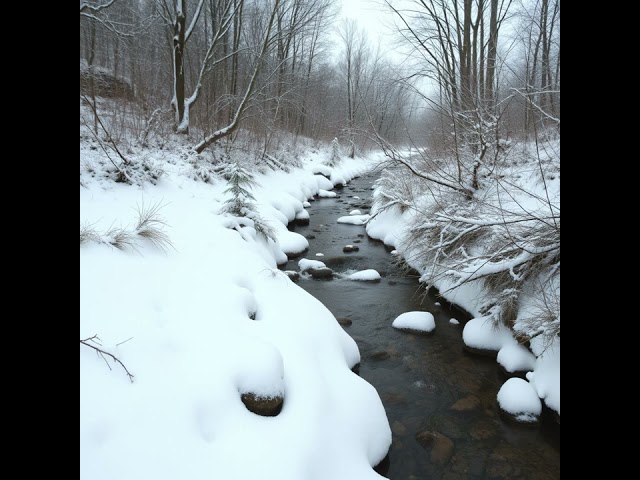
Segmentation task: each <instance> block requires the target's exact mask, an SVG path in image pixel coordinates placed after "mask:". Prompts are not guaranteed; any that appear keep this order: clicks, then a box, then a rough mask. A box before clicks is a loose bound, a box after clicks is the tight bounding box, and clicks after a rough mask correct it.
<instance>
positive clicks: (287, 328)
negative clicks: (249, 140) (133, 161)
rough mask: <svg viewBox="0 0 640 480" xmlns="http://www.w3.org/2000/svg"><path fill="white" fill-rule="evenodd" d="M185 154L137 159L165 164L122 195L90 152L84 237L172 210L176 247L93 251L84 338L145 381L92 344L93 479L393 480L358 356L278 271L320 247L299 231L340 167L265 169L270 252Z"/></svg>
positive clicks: (379, 412)
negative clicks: (258, 400) (296, 223)
mask: <svg viewBox="0 0 640 480" xmlns="http://www.w3.org/2000/svg"><path fill="white" fill-rule="evenodd" d="M87 138H88V137H87ZM172 141H173V140H170V141H168V142H167V145H165V148H163V150H153V149H151V148H149V149H148V150H146V149H144V148H143V147H141V148H140V149H139V150H136V149H133V150H132V153H131V154H130V155H131V157H132V158H133V157H136V158H137V157H140V156H145V155H146V156H147V157H149V159H150V160H153V161H157V162H158V163H161V164H162V168H163V175H162V176H160V177H159V178H158V179H156V180H157V181H156V184H155V185H154V184H152V183H149V182H142V184H141V185H127V184H124V183H116V182H114V178H113V176H112V175H111V174H110V172H109V170H110V168H112V165H111V164H110V162H109V160H108V159H107V158H105V154H104V152H102V151H101V150H100V148H98V147H96V145H94V144H93V143H92V142H90V141H88V140H87V141H84V142H83V141H82V140H81V147H80V151H81V155H80V158H81V173H80V181H81V187H80V220H81V225H90V226H91V229H93V231H96V232H107V231H109V229H110V228H111V229H113V228H118V229H122V230H123V231H130V230H131V229H132V228H134V227H135V226H136V224H137V212H136V205H142V204H145V205H162V209H161V211H160V213H161V215H162V219H163V222H164V224H163V225H162V228H161V230H162V232H164V233H165V234H166V235H167V237H168V239H169V240H170V242H171V245H172V248H164V249H162V248H159V247H158V246H157V245H156V244H154V243H153V242H151V241H148V240H147V239H145V238H141V239H140V240H139V241H138V242H137V243H136V248H132V249H127V248H123V249H117V248H114V247H113V246H111V245H109V242H90V241H89V242H85V243H84V244H81V247H80V337H81V339H85V338H90V337H92V336H93V335H96V334H97V335H98V336H99V338H100V340H101V345H102V347H101V348H103V349H104V350H105V351H108V352H110V353H113V354H114V355H116V356H117V357H118V358H119V359H120V360H121V361H122V362H123V363H124V364H125V365H126V367H127V369H128V370H129V371H130V372H131V373H132V374H133V376H134V381H133V383H132V382H130V380H129V378H128V377H127V375H126V374H125V372H124V371H123V370H122V369H121V368H120V367H119V365H117V364H113V363H112V362H111V361H110V360H109V362H110V363H109V365H110V366H111V368H112V370H110V369H109V368H108V367H107V365H106V364H105V361H104V360H103V359H102V358H100V357H99V356H97V355H96V352H95V351H94V350H92V349H90V348H88V347H86V346H84V345H82V344H81V346H80V474H81V477H83V478H91V479H113V478H118V479H138V478H156V479H175V478H190V479H208V478H209V479H210V478H225V479H255V478H264V479H274V480H275V479H277V480H286V479H290V480H302V479H305V480H306V479H309V480H312V479H318V480H321V479H322V480H324V479H327V478H331V479H345V480H347V479H353V478H358V479H367V478H370V479H375V478H381V477H380V476H379V475H378V474H377V473H375V472H374V471H373V470H372V468H371V467H372V466H373V465H376V464H377V463H379V462H380V461H381V460H382V459H383V457H384V456H385V455H386V453H387V450H388V448H389V446H390V444H391V432H390V428H389V424H388V421H387V418H386V414H385V411H384V408H383V406H382V403H381V401H380V398H379V396H378V394H377V392H376V390H375V389H374V388H373V387H372V386H371V385H370V384H368V383H367V382H366V381H364V380H362V379H361V378H360V377H359V376H357V375H355V374H354V373H353V372H352V371H351V370H350V369H351V367H353V366H354V365H355V364H356V363H358V362H359V360H360V354H359V351H358V348H357V346H356V343H355V342H354V341H353V339H351V337H349V336H348V335H347V334H346V333H345V332H344V330H343V329H342V328H341V327H340V326H339V324H338V323H337V322H336V320H335V318H334V317H333V315H332V314H331V313H330V312H329V311H328V310H327V309H326V308H325V307H324V306H323V305H322V304H321V303H320V302H319V301H317V300H316V299H315V298H313V297H312V296H311V295H309V294H308V293H306V292H305V291H304V290H302V289H301V288H299V287H298V286H297V285H295V284H294V283H292V282H291V281H290V280H289V279H288V277H287V276H286V275H285V274H284V273H282V272H280V271H279V270H278V269H277V264H278V263H281V262H283V261H286V252H293V251H299V250H304V249H305V248H306V247H307V246H308V243H307V240H306V239H305V238H304V237H302V236H300V235H298V234H296V233H293V232H289V231H288V230H287V228H286V223H287V222H288V221H291V220H293V219H294V218H296V217H298V218H300V217H301V216H303V215H304V214H303V213H302V212H304V206H303V205H304V204H305V202H306V201H307V200H308V199H309V198H310V197H312V196H313V195H316V194H318V193H319V191H320V190H321V188H320V186H321V185H322V187H323V188H322V189H325V188H326V187H327V183H326V181H328V180H327V179H326V178H325V177H324V176H320V175H315V174H314V173H313V172H314V171H317V170H318V168H320V169H322V168H329V167H326V166H321V162H322V161H324V160H326V159H327V158H328V157H329V155H330V151H329V149H328V148H324V149H318V150H317V151H316V152H315V153H314V152H307V154H305V155H304V157H303V158H301V160H300V163H301V165H302V167H301V168H298V167H290V168H288V170H289V171H288V172H285V171H284V170H280V169H278V170H273V169H270V168H269V169H260V170H262V172H263V173H260V170H258V169H253V171H252V172H253V173H254V180H255V182H256V183H257V186H256V187H255V188H253V189H252V190H251V194H252V196H253V198H254V200H253V201H252V202H253V203H252V205H253V207H255V210H256V211H257V212H256V213H258V214H259V217H260V219H261V221H263V222H265V223H266V224H268V225H269V227H270V228H271V229H272V231H273V232H274V237H275V240H271V239H269V238H265V236H263V235H259V234H258V233H257V232H256V229H255V224H254V223H253V220H255V218H254V219H253V220H252V218H250V217H251V216H250V215H245V214H246V213H247V212H243V211H235V214H234V212H232V211H231V210H233V209H232V208H227V209H226V210H227V212H226V213H225V212H224V210H225V208H224V205H225V202H227V205H228V200H229V195H230V193H229V192H227V193H225V192H224V190H225V189H226V188H227V182H226V181H225V180H224V178H223V177H222V173H220V174H217V173H216V172H215V171H213V170H211V169H209V174H208V176H207V178H206V179H203V178H200V177H199V176H197V175H194V174H193V172H194V161H193V158H192V157H191V156H190V155H185V154H183V153H181V151H182V150H181V149H180V148H178V146H177V144H178V143H179V140H176V141H175V142H176V144H175V145H173V146H171V145H170V144H171V142H172ZM92 147H93V148H92ZM370 161H371V159H359V160H358V159H356V160H347V159H343V161H342V163H341V164H340V165H339V166H335V167H332V168H329V170H330V171H329V172H328V173H329V174H330V176H332V175H334V174H335V176H336V177H340V178H343V179H351V178H352V177H353V176H354V175H356V174H359V173H361V172H363V171H365V170H366V169H367V168H369V165H370ZM204 163H207V164H210V162H204ZM87 165H91V166H92V167H91V168H86V167H87ZM110 165H111V166H110ZM203 180H206V181H203ZM332 187H333V185H331V187H330V188H332ZM307 205H308V204H307ZM311 208H313V207H311ZM238 213H241V215H238ZM81 243H82V232H81ZM245 392H252V393H255V394H257V395H262V396H265V397H271V396H276V395H282V396H284V403H283V408H282V411H281V413H280V414H279V415H278V416H276V417H261V416H258V415H256V414H254V413H251V412H250V411H248V410H247V409H246V408H245V406H244V405H243V403H242V402H241V399H240V395H241V393H245Z"/></svg>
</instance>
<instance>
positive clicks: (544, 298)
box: [344, 140, 560, 414]
mask: <svg viewBox="0 0 640 480" xmlns="http://www.w3.org/2000/svg"><path fill="white" fill-rule="evenodd" d="M538 147H539V149H537V148H536V145H533V144H522V145H518V147H517V148H513V149H512V150H510V151H509V152H508V153H507V155H506V156H505V158H506V160H505V161H504V164H502V165H501V166H500V169H499V170H494V171H492V172H490V174H488V175H487V180H482V182H481V188H480V189H479V190H478V191H476V192H475V193H474V202H469V201H468V200H465V199H464V198H463V195H460V194H456V193H453V194H452V193H451V192H452V190H450V189H447V188H444V187H441V186H439V185H437V184H435V183H433V182H425V181H424V180H418V181H416V180H415V178H413V179H412V178H411V175H406V174H403V173H402V169H398V168H397V167H396V169H395V170H394V169H391V170H389V171H388V175H387V179H386V180H385V179H384V178H383V179H381V181H378V183H377V185H376V189H375V191H374V204H373V206H372V208H371V212H370V215H371V220H370V221H368V223H367V224H366V230H367V234H368V235H369V236H371V237H373V238H376V239H379V240H382V241H383V242H384V243H385V244H387V245H389V246H391V247H394V248H395V249H396V250H394V252H397V254H398V255H401V256H402V257H403V258H404V260H405V261H406V262H407V263H408V264H409V265H410V266H411V267H413V268H415V269H416V270H418V271H419V272H420V273H421V274H422V277H421V281H422V282H425V283H428V284H430V285H433V286H435V287H436V288H438V290H439V291H440V294H441V295H442V296H443V297H444V298H446V299H447V300H448V301H450V302H452V303H455V304H457V305H459V306H461V307H462V308H464V309H465V310H467V311H468V312H470V313H471V314H472V315H473V316H474V317H475V318H474V319H473V320H471V321H469V322H468V323H467V324H466V325H465V328H464V331H463V338H464V341H465V343H466V344H467V345H468V346H470V347H474V348H478V349H483V350H494V351H496V352H498V351H500V352H501V354H500V355H499V361H500V363H501V364H502V365H503V366H504V367H505V369H506V370H507V371H515V370H524V371H527V370H528V371H529V373H528V374H527V379H528V380H529V382H530V386H531V387H532V389H533V390H534V391H535V392H537V394H538V396H539V397H540V398H541V399H543V400H544V402H545V404H546V405H547V406H548V407H550V408H552V409H553V410H555V411H556V412H557V413H558V414H559V413H560V337H559V335H557V336H556V335H555V332H556V330H557V332H559V322H560V319H559V298H560V283H559V277H560V274H559V271H560V270H559V238H558V243H557V245H556V244H551V243H549V241H547V238H546V237H545V241H547V244H546V245H545V248H547V247H548V249H549V252H553V255H556V251H557V259H556V258H555V257H552V260H550V262H551V263H554V262H557V267H555V266H554V267H553V268H549V269H547V270H545V271H543V272H542V273H540V274H538V273H534V274H533V275H530V276H528V277H527V276H525V275H524V274H523V273H522V272H517V271H516V270H517V269H518V268H519V267H520V266H521V265H523V264H524V263H526V262H527V261H528V260H530V258H531V255H532V254H534V253H537V252H538V250H536V249H537V248H538V247H537V246H533V245H532V244H529V243H527V242H528V241H529V238H533V237H535V236H536V235H540V231H541V230H542V227H541V225H542V226H545V224H546V225H550V226H551V227H550V228H553V227H557V230H555V231H556V232H557V233H558V237H559V219H560V173H559V141H556V140H551V141H548V142H546V143H541V144H540V145H538ZM537 155H539V157H538V156H537ZM407 158H409V157H407ZM538 159H540V160H539V161H538ZM409 160H411V159H409ZM383 177H384V175H383ZM443 178H454V177H453V176H451V177H443ZM397 179H399V180H397ZM394 182H395V183H394ZM456 195H457V196H456ZM383 207H384V208H383ZM460 212H463V214H464V215H462V214H461V213H460ZM456 215H457V216H456ZM344 218H345V220H346V219H348V218H349V217H344ZM356 218H357V217H356ZM556 222H557V225H556ZM514 225H515V226H517V227H512V226H514ZM529 227H530V230H526V229H527V228H529ZM517 229H519V230H517ZM416 232H418V233H416ZM423 232H429V233H431V232H436V233H434V234H433V236H432V237H431V238H432V239H434V240H435V241H434V243H435V245H434V244H430V243H426V242H425V240H424V238H426V234H423ZM485 232H489V234H487V233H485ZM491 232H497V233H494V234H493V236H491ZM475 233H478V234H481V235H482V234H483V235H485V238H487V239H488V240H487V241H485V243H483V240H482V237H481V235H480V238H481V240H474V237H473V236H472V235H473V234H475ZM520 233H523V235H522V236H519V234H520ZM545 234H546V231H545ZM438 235H440V237H438ZM446 235H449V237H446ZM456 235H458V236H457V237H456ZM465 235H466V236H465ZM499 235H502V236H503V237H509V236H510V235H512V238H506V239H504V238H499ZM529 235H531V237H529ZM438 238H439V241H440V244H439V245H438V244H437V242H438ZM443 238H447V240H446V241H444V240H442V239H443ZM477 238H479V237H475V239H477ZM536 238H537V237H536ZM467 239H468V241H466V240H467ZM496 239H498V240H500V241H502V242H503V243H502V245H504V244H505V242H506V244H509V243H508V242H512V244H513V245H517V246H518V247H519V248H521V249H522V251H521V252H520V254H518V255H516V254H511V257H509V255H508V254H503V255H502V256H501V258H500V259H495V258H494V257H492V256H491V251H490V248H492V247H491V242H495V243H496V244H497V243H498V241H497V240H496ZM474 241H475V242H476V243H475V244H474V243H473V242H474ZM456 242H457V243H456ZM513 242H515V243H513ZM442 245H445V246H446V247H448V246H449V245H456V246H458V245H459V246H458V247H456V250H455V251H449V252H447V251H446V247H442V249H439V248H440V246H442ZM435 251H444V252H445V254H444V255H440V256H439V257H438V256H437V255H436V254H435V253H434V252H435ZM392 253H393V252H392ZM447 253H448V254H449V255H452V254H453V255H457V256H456V257H453V255H452V256H449V255H447ZM551 255H552V254H551V253H550V254H549V257H551ZM427 258H428V259H429V261H427V260H425V259H427ZM434 258H436V261H435V263H434V262H433V259H434ZM476 258H477V259H476ZM452 259H453V260H452ZM534 268H535V267H534ZM497 272H504V274H505V275H506V276H507V277H510V278H509V279H510V280H513V282H514V283H517V282H519V281H520V280H522V279H525V282H524V284H522V285H521V288H520V287H519V288H520V290H519V291H518V292H517V295H516V292H515V289H513V290H509V289H508V288H505V289H504V290H503V291H502V292H500V293H501V294H502V295H503V297H501V298H498V297H497V296H496V295H495V293H492V291H491V289H490V288H488V286H487V284H486V283H485V282H484V279H483V277H485V276H490V275H492V274H495V273H497ZM541 285H542V287H541ZM541 292H542V293H541ZM510 295H511V297H510ZM505 298H506V299H509V298H515V302H516V304H517V305H516V306H517V309H516V311H517V315H516V316H515V318H513V317H511V318H509V316H508V315H506V316H507V318H509V320H510V321H511V324H512V325H513V328H512V329H508V328H506V327H496V326H495V325H494V324H495V323H496V322H495V321H493V320H494V319H495V317H494V319H490V318H488V317H489V316H492V315H495V316H496V317H500V315H501V313H502V312H501V310H500V308H504V307H502V305H504V304H507V303H508V302H503V301H504V299H505ZM500 302H503V303H502V304H500ZM553 302H555V303H553ZM551 303H553V305H552V307H555V306H556V305H557V306H558V311H557V312H556V311H554V312H552V313H553V315H554V316H556V317H557V318H554V319H553V320H552V321H546V320H545V318H546V317H547V316H548V315H547V313H548V312H549V308H550V307H549V305H550V304H551ZM494 305H499V306H498V307H495V306H494ZM492 306H493V307H492ZM538 319H543V320H541V321H539V320H538ZM514 332H516V333H518V334H520V335H524V336H526V337H527V338H530V339H531V340H530V349H531V352H532V354H530V355H526V354H525V353H524V352H523V350H522V349H524V350H526V349H525V348H524V347H522V348H521V349H516V347H517V344H518V342H517V340H516V339H515V336H514ZM507 347H508V348H507ZM501 349H503V350H501ZM523 381H524V380H523ZM508 391H509V390H507V392H508ZM504 395H509V393H504V392H503V397H504Z"/></svg>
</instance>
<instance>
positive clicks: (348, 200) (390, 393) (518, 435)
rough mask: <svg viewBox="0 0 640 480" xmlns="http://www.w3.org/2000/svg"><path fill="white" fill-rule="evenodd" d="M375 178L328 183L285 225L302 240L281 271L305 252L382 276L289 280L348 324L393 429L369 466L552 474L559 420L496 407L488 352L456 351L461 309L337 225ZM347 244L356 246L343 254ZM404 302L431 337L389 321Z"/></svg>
mask: <svg viewBox="0 0 640 480" xmlns="http://www.w3.org/2000/svg"><path fill="white" fill-rule="evenodd" d="M374 180H375V177H374V176H363V177H359V178H356V179H353V180H352V181H351V182H350V183H349V185H347V186H346V187H345V188H343V189H342V190H338V189H336V190H334V191H335V192H336V193H337V194H338V197H337V198H328V199H326V198H322V199H318V200H316V201H315V202H313V203H312V204H311V207H310V208H309V209H308V211H309V214H310V217H311V220H310V224H309V225H308V226H300V225H295V224H293V223H291V224H290V226H289V228H290V230H292V231H295V232H297V233H300V234H301V235H303V236H305V237H307V238H308V239H309V245H310V246H309V250H308V252H305V253H304V254H303V255H302V256H300V257H297V258H293V259H291V260H289V262H288V263H287V265H286V266H285V267H284V269H287V270H296V271H297V270H298V265H297V262H298V260H299V259H300V258H309V259H313V260H320V261H323V262H325V263H326V264H327V266H328V267H329V268H331V269H332V270H333V271H334V272H335V273H344V272H347V273H351V272H352V271H356V270H364V269H367V268H373V269H375V270H377V271H378V272H379V273H380V274H381V275H382V280H381V281H380V282H378V283H373V282H356V281H350V280H347V279H340V278H334V279H332V280H315V279H311V278H310V277H309V278H306V277H302V278H300V280H299V282H298V284H299V285H300V287H302V288H304V289H305V290H306V291H307V292H309V293H310V294H311V295H313V296H314V297H316V298H317V299H318V300H320V301H321V302H322V303H323V304H324V305H325V306H326V307H327V308H328V309H329V310H330V311H331V312H332V313H333V315H334V316H335V317H336V318H337V319H341V318H348V319H349V320H351V322H352V323H351V325H345V326H344V327H343V328H344V329H345V331H346V332H347V333H348V334H349V335H350V336H351V337H353V339H354V340H355V341H356V343H357V344H358V347H359V349H360V354H361V357H362V358H361V363H360V368H359V375H360V376H361V377H362V378H364V379H365V380H366V381H367V382H369V383H370V384H371V385H373V386H374V387H375V388H376V390H377V391H378V394H379V395H380V398H381V399H382V403H383V405H384V407H385V410H386V412H387V418H388V419H389V424H390V425H391V429H392V432H393V443H392V445H391V449H390V451H389V455H388V457H387V459H386V460H385V461H384V462H383V464H381V465H380V466H379V468H378V469H377V470H378V471H379V473H381V474H382V475H384V476H385V477H388V478H391V479H394V480H409V479H412V480H418V479H419V480H423V479H558V478H560V425H559V424H558V423H557V422H556V421H555V420H554V418H553V415H552V413H551V412H549V411H547V410H546V409H545V410H544V411H543V415H542V418H541V422H540V425H538V426H536V427H530V426H529V427H527V426H519V425H512V424H511V423H509V422H507V421H506V420H504V419H503V418H502V417H501V416H500V415H499V413H498V408H497V405H496V394H497V392H498V390H499V389H500V387H501V385H502V383H504V381H505V380H506V378H505V377H504V375H503V374H502V373H501V372H500V371H499V368H498V364H497V363H496V361H495V359H492V358H486V357H481V356H476V355H472V354H469V353H467V352H466V351H464V350H463V343H462V328H463V326H464V323H465V322H466V321H468V320H469V316H468V314H466V313H465V312H463V311H461V310H459V309H457V308H455V307H454V306H451V305H449V304H447V302H445V301H444V300H439V299H438V298H437V297H436V293H434V292H430V293H429V294H428V295H427V296H424V290H423V289H419V287H418V281H417V275H416V274H415V272H414V274H413V275H412V274H406V273H405V272H404V271H403V269H402V268H401V267H400V266H398V265H397V264H396V263H395V260H396V257H394V256H393V255H391V254H390V253H389V252H390V249H389V248H387V247H385V246H384V244H383V243H382V242H379V241H376V240H373V239H369V238H368V237H367V235H366V232H365V228H364V227H363V226H354V225H345V224H338V223H337V219H338V218H339V217H340V216H344V215H348V214H349V212H350V211H351V210H353V209H356V208H357V209H359V210H361V212H362V213H363V214H364V213H368V212H369V205H370V203H371V194H372V193H373V191H372V190H371V188H370V187H371V185H372V184H373V181H374ZM354 197H360V198H354ZM347 244H353V245H357V246H358V247H359V248H360V250H359V251H358V252H353V253H343V251H342V248H343V247H344V246H345V245H347ZM316 253H323V254H324V256H322V257H318V256H316ZM438 302H439V303H438ZM411 310H423V311H429V312H431V313H433V315H434V317H435V321H436V330H435V333H434V334H433V335H430V336H423V335H415V334H412V333H406V332H402V331H399V330H396V329H394V328H392V327H391V323H392V321H393V320H394V319H395V318H396V317H397V316H398V315H400V314H401V313H404V312H407V311H411ZM451 318H455V319H457V320H458V321H459V322H460V324H459V325H455V324H452V323H450V322H449V320H450V319H451ZM452 407H453V408H452ZM419 440H420V441H419Z"/></svg>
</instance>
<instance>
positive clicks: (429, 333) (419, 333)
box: [393, 327, 436, 336]
mask: <svg viewBox="0 0 640 480" xmlns="http://www.w3.org/2000/svg"><path fill="white" fill-rule="evenodd" d="M393 328H395V329H396V330H400V331H401V332H406V333H413V334H414V335H423V336H430V335H433V334H434V333H436V329H435V328H434V329H433V330H430V331H428V332H427V331H425V330H415V329H413V328H398V327H393Z"/></svg>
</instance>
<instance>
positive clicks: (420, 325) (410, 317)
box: [391, 311, 436, 332]
mask: <svg viewBox="0 0 640 480" xmlns="http://www.w3.org/2000/svg"><path fill="white" fill-rule="evenodd" d="M391 326H392V327H393V328H398V329H401V330H417V331H420V332H432V331H433V330H435V328H436V321H435V319H434V318H433V315H432V314H431V313H429V312H418V311H413V312H405V313H403V314H402V315H399V316H398V317H397V318H396V319H395V320H394V321H393V323H392V324H391Z"/></svg>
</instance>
